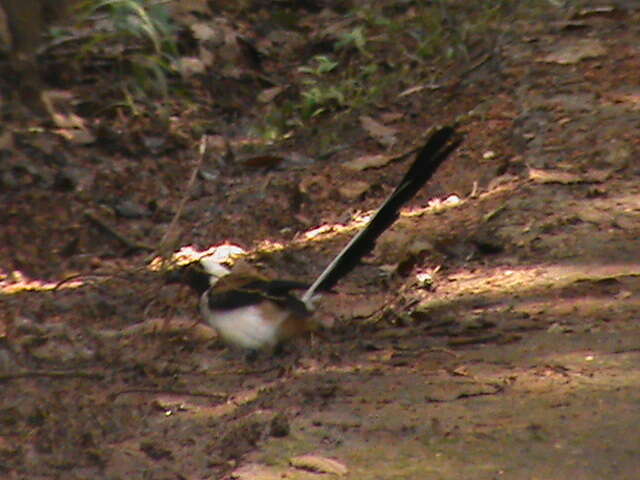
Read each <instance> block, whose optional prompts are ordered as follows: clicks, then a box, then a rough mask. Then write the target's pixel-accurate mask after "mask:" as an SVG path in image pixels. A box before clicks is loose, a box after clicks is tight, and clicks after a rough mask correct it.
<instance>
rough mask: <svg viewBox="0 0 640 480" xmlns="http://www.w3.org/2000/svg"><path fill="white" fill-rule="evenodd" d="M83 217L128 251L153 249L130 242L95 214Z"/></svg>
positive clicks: (90, 213)
mask: <svg viewBox="0 0 640 480" xmlns="http://www.w3.org/2000/svg"><path fill="white" fill-rule="evenodd" d="M84 215H85V217H87V218H88V219H89V220H91V221H92V222H93V223H95V224H96V225H97V226H98V227H100V228H101V229H103V230H105V231H106V232H107V233H110V234H111V235H113V237H114V238H116V239H117V240H119V241H120V242H121V243H122V244H124V245H125V246H127V247H129V248H130V249H132V250H147V251H153V247H150V246H149V245H145V244H143V243H138V242H136V241H135V240H131V239H130V238H128V237H127V236H125V235H123V234H122V233H120V232H118V231H117V230H115V229H114V228H113V227H111V226H110V225H108V224H107V223H106V222H105V221H104V220H102V219H101V218H100V217H98V216H97V215H96V214H95V213H92V212H85V213H84Z"/></svg>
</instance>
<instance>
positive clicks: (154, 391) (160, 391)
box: [109, 388, 229, 401]
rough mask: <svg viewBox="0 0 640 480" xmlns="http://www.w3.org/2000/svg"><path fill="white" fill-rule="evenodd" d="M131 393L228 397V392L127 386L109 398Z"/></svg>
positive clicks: (112, 398) (113, 398)
mask: <svg viewBox="0 0 640 480" xmlns="http://www.w3.org/2000/svg"><path fill="white" fill-rule="evenodd" d="M132 393H148V394H151V395H157V394H166V395H186V396H189V397H205V398H219V399H221V400H226V399H227V398H229V394H228V393H215V392H214V393H208V392H191V391H189V390H170V389H161V388H128V389H126V390H120V391H119V392H113V393H112V394H110V395H109V399H110V400H112V401H113V400H115V399H116V398H118V397H119V396H120V395H128V394H132Z"/></svg>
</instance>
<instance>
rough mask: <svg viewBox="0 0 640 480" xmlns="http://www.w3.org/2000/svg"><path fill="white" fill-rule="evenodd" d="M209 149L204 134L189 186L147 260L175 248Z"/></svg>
mask: <svg viewBox="0 0 640 480" xmlns="http://www.w3.org/2000/svg"><path fill="white" fill-rule="evenodd" d="M206 151H207V136H206V135H203V136H202V137H201V138H200V145H199V148H198V160H197V161H196V165H195V167H194V168H193V171H192V172H191V176H190V177H189V181H188V182H187V187H186V188H185V191H184V194H183V195H182V199H181V200H180V204H179V205H178V209H177V210H176V213H175V215H174V216H173V218H172V219H171V223H170V224H169V226H168V227H167V231H166V233H165V234H164V236H163V237H162V240H160V243H159V244H158V247H157V248H156V249H152V250H151V251H152V252H153V253H152V254H151V255H150V256H149V258H148V259H147V261H151V260H152V259H153V258H154V257H156V256H164V254H165V253H167V252H168V251H170V250H173V248H174V246H175V243H176V242H177V241H178V235H179V232H178V231H177V224H178V220H180V217H181V216H182V211H183V210H184V207H185V205H186V204H187V200H189V197H190V196H191V190H192V189H193V185H194V183H195V181H196V178H197V176H198V171H199V170H200V167H201V166H202V162H203V160H204V154H205V153H206Z"/></svg>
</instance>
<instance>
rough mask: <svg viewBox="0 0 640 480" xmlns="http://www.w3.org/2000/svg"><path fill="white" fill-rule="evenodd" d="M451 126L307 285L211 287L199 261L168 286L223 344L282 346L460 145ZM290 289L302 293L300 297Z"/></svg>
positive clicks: (230, 281)
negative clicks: (179, 286)
mask: <svg viewBox="0 0 640 480" xmlns="http://www.w3.org/2000/svg"><path fill="white" fill-rule="evenodd" d="M460 143H461V138H460V137H459V136H458V135H456V134H455V130H454V128H453V127H450V126H445V127H439V128H436V129H434V130H433V132H432V133H431V135H430V136H429V138H428V140H427V142H426V144H425V145H424V146H423V147H422V148H421V149H420V151H419V152H418V153H417V155H416V159H415V160H414V162H413V164H412V165H411V167H410V168H409V170H408V171H407V173H406V174H405V176H404V177H403V179H402V181H401V182H400V183H399V185H398V186H397V187H396V189H395V190H394V191H393V192H392V193H391V195H389V197H388V198H387V199H386V200H385V201H384V203H383V204H382V205H381V206H380V208H379V209H378V210H377V211H376V213H375V215H374V216H373V217H372V218H371V220H370V221H369V223H368V224H367V225H366V226H365V227H364V228H363V229H362V230H361V231H360V232H359V233H358V234H357V235H356V236H354V237H353V238H352V239H351V241H350V242H349V243H348V244H347V246H346V247H344V249H343V250H342V251H341V252H340V253H339V254H338V255H337V256H336V257H335V258H334V260H333V261H332V262H331V263H330V264H329V266H327V268H326V269H325V270H324V271H323V272H322V273H321V274H320V276H319V277H318V278H317V279H316V280H315V281H314V282H313V284H311V286H309V285H308V284H305V283H300V282H295V281H289V280H267V279H263V278H256V277H255V276H252V275H241V274H234V273H231V274H229V275H227V276H224V277H222V278H220V279H219V280H218V281H217V282H216V283H215V284H214V285H211V282H210V275H209V274H208V273H207V271H206V270H205V269H204V268H202V265H198V263H199V262H196V263H195V264H192V265H190V266H187V267H182V268H181V269H180V271H179V272H178V274H170V277H171V281H181V282H185V283H187V284H188V285H189V286H191V287H192V288H193V289H195V290H196V291H197V292H198V293H199V294H200V295H201V297H200V311H201V313H202V316H203V318H204V319H205V321H206V322H207V323H208V324H209V325H211V326H212V327H213V328H215V329H216V331H217V332H218V334H219V335H220V337H221V338H222V340H223V341H224V342H225V343H227V344H228V345H231V346H235V347H240V348H242V349H244V350H247V351H249V352H257V351H260V350H273V349H275V348H276V347H278V346H279V345H281V344H282V343H283V342H286V341H287V340H289V339H291V338H292V337H295V336H297V335H300V334H303V333H305V332H308V331H309V330H312V329H313V326H314V323H313V322H312V321H311V318H310V317H311V314H312V311H313V307H312V299H313V298H314V297H315V296H316V295H317V294H319V293H320V292H323V291H324V292H326V291H329V290H331V288H332V287H333V286H335V284H336V283H337V282H338V281H339V280H340V279H341V278H342V277H344V276H345V275H347V274H348V273H349V272H350V271H351V270H352V269H353V268H354V267H355V266H356V265H357V264H358V263H359V262H360V260H361V259H362V258H363V257H364V256H365V255H366V254H367V253H369V252H371V250H373V248H374V246H375V242H376V239H377V238H378V237H379V236H380V235H381V234H382V233H383V232H384V231H385V230H387V229H388V228H389V227H390V226H391V225H392V224H393V223H394V222H395V221H396V219H397V218H398V216H399V214H400V213H399V211H400V208H401V207H402V206H403V205H404V204H405V203H406V202H408V201H409V200H410V199H411V198H412V197H413V196H414V195H415V194H416V193H417V192H418V191H419V190H420V189H421V188H422V186H423V185H424V184H425V183H426V182H427V181H428V180H429V179H430V178H431V177H432V176H433V174H434V173H435V171H436V170H437V169H438V167H439V166H440V165H441V164H442V163H443V162H444V160H445V159H446V158H447V157H448V156H449V155H450V154H451V153H452V152H453V151H454V150H455V149H456V148H457V147H458V145H460ZM293 290H306V291H305V293H304V294H303V295H302V297H300V298H298V297H297V296H295V295H294V294H293V293H292V291H293Z"/></svg>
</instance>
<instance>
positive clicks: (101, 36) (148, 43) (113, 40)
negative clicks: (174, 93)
mask: <svg viewBox="0 0 640 480" xmlns="http://www.w3.org/2000/svg"><path fill="white" fill-rule="evenodd" d="M83 10H84V12H85V15H86V18H90V21H92V22H98V23H99V25H100V28H96V30H95V31H94V33H93V34H92V36H91V38H90V40H89V41H88V42H86V44H85V45H84V48H83V51H82V53H84V54H87V53H88V52H91V51H93V50H94V49H95V47H97V46H100V47H102V49H103V50H104V51H105V52H107V54H108V55H112V56H113V59H114V60H115V62H116V64H117V66H118V69H119V70H120V71H121V72H122V74H123V75H122V78H123V82H122V83H121V88H122V90H123V91H124V93H125V95H124V96H125V98H127V101H131V100H132V99H138V100H139V99H144V98H146V97H149V96H155V95H161V96H166V95H167V94H168V77H169V76H170V75H172V74H174V73H175V68H174V64H175V58H176V57H177V47H176V43H175V39H174V34H175V27H174V25H173V23H172V21H171V18H170V16H169V11H168V9H167V7H166V5H165V4H164V2H158V1H149V0H87V1H86V2H84V5H83Z"/></svg>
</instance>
